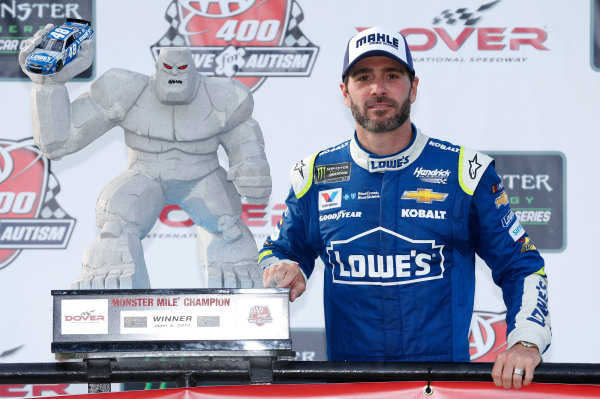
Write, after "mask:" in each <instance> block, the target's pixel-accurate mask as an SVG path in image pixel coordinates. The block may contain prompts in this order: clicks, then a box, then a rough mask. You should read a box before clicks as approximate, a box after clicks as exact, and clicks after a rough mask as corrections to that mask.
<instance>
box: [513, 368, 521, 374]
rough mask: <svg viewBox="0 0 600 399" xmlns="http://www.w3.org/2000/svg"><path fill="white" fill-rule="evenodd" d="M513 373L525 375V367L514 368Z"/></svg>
mask: <svg viewBox="0 0 600 399" xmlns="http://www.w3.org/2000/svg"><path fill="white" fill-rule="evenodd" d="M513 374H518V375H521V376H522V375H523V369H514V370H513Z"/></svg>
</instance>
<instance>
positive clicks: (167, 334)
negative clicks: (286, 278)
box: [51, 288, 295, 392]
mask: <svg viewBox="0 0 600 399" xmlns="http://www.w3.org/2000/svg"><path fill="white" fill-rule="evenodd" d="M52 296H53V319H54V320H53V341H52V345H51V349H52V353H54V354H55V358H56V359H57V360H61V361H65V360H82V361H86V362H87V363H88V367H90V368H92V369H97V370H98V373H99V374H100V375H101V374H102V370H103V368H106V367H107V365H108V364H110V362H111V361H115V359H116V360H117V361H123V362H126V361H140V359H144V360H146V361H147V360H152V359H155V360H160V361H180V360H182V359H185V360H186V361H189V360H194V359H195V360H198V361H203V364H204V365H203V366H202V367H206V363H205V362H206V361H212V360H217V361H220V362H222V361H224V360H232V361H236V360H237V361H239V360H244V359H245V360H248V359H251V360H252V361H251V362H250V363H251V364H254V365H258V366H259V368H260V369H263V368H264V367H267V366H268V365H269V364H271V363H272V361H273V360H277V359H284V360H291V359H293V358H294V356H295V352H294V351H292V342H291V339H290V332H289V319H290V318H289V300H288V298H289V289H281V288H264V289H149V290H70V291H69V290H65V291H60V290H54V291H52ZM259 374H260V373H259ZM106 385H108V387H107V386H106ZM184 385H188V384H187V383H184ZM89 391H90V392H108V391H110V384H95V385H94V386H92V384H90V388H89Z"/></svg>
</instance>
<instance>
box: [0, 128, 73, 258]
mask: <svg viewBox="0 0 600 399" xmlns="http://www.w3.org/2000/svg"><path fill="white" fill-rule="evenodd" d="M49 162H50V161H48V160H47V159H46V158H45V157H43V156H42V153H41V152H40V150H39V149H38V148H37V147H35V144H34V143H33V140H32V139H26V140H23V141H10V140H2V139H0V269H2V268H4V267H6V266H7V265H8V264H10V263H11V262H12V261H13V260H15V258H16V257H17V256H18V255H19V253H20V252H21V250H22V249H44V248H66V246H67V244H68V242H69V238H70V237H71V233H72V232H73V227H74V225H75V219H73V218H71V217H70V216H69V215H68V214H67V213H66V212H65V211H63V210H62V208H61V207H60V206H59V205H58V203H57V202H56V195H57V194H58V192H59V191H60V186H59V184H58V181H57V180H56V178H55V177H54V175H52V173H50V166H49Z"/></svg>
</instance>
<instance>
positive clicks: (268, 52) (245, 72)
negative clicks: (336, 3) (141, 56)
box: [152, 0, 319, 90]
mask: <svg viewBox="0 0 600 399" xmlns="http://www.w3.org/2000/svg"><path fill="white" fill-rule="evenodd" d="M165 18H166V19H167V21H168V22H169V25H170V28H169V30H168V31H167V33H166V34H165V35H164V36H163V37H162V38H161V39H160V40H159V41H158V42H157V43H156V44H155V45H153V46H152V53H153V55H154V57H155V59H156V57H157V55H158V53H159V51H160V49H161V48H162V47H169V46H185V47H190V48H191V50H192V54H193V56H194V61H195V66H196V68H197V69H198V70H199V71H200V72H202V73H203V74H205V75H208V76H226V77H233V78H235V79H237V80H239V81H241V82H242V83H244V84H245V85H246V86H248V87H249V88H250V89H252V90H256V89H257V88H258V87H259V86H260V84H261V83H262V82H263V81H264V79H265V78H266V77H271V76H277V77H292V76H294V77H298V76H300V77H308V76H310V74H311V71H312V68H313V65H314V62H315V60H316V58H317V54H318V51H319V48H318V47H317V46H315V45H314V44H313V43H312V42H311V41H310V40H309V39H308V38H307V37H306V36H305V35H304V34H303V33H302V31H301V30H300V27H299V25H300V23H301V22H302V20H303V19H304V14H303V12H302V10H301V9H300V6H299V5H298V3H297V2H296V1H294V0H269V1H263V0H236V1H232V0H214V1H210V0H209V1H197V0H173V1H172V2H171V4H170V5H169V6H168V8H167V12H166V15H165Z"/></svg>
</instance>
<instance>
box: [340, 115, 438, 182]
mask: <svg viewBox="0 0 600 399" xmlns="http://www.w3.org/2000/svg"><path fill="white" fill-rule="evenodd" d="M412 130H413V133H414V137H413V140H412V141H411V143H410V144H409V145H408V147H406V148H405V149H403V150H402V151H399V152H397V153H395V154H392V155H385V156H381V155H376V154H373V153H371V152H369V151H367V150H365V149H364V148H363V147H362V146H361V145H360V143H359V142H358V139H357V137H356V132H354V138H352V140H351V141H350V155H351V156H352V160H353V161H354V162H356V164H357V165H358V166H360V167H361V168H364V169H366V170H368V171H369V172H372V173H383V172H386V171H394V170H400V169H404V168H406V167H408V166H409V165H410V164H412V163H413V162H414V161H415V160H416V159H417V158H418V157H419V155H421V152H423V149H424V148H425V145H426V144H427V141H428V140H429V137H428V136H426V135H424V134H423V133H421V130H420V129H417V128H416V127H415V125H412Z"/></svg>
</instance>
